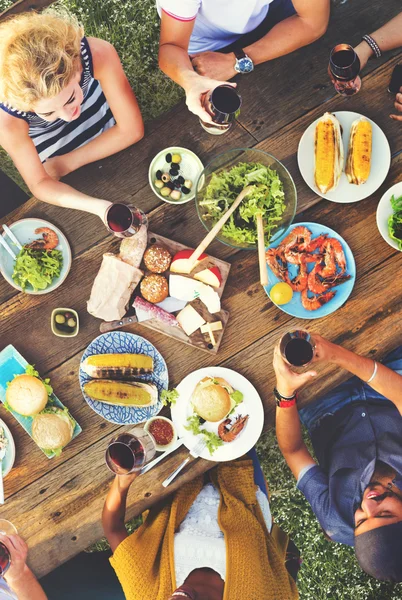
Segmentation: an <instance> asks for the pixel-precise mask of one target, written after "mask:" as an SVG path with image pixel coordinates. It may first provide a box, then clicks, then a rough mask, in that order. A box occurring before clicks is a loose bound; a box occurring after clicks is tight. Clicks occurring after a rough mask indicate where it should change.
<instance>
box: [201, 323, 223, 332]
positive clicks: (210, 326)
mask: <svg viewBox="0 0 402 600" xmlns="http://www.w3.org/2000/svg"><path fill="white" fill-rule="evenodd" d="M221 329H222V321H214V322H213V323H207V324H206V325H203V326H202V327H201V333H209V331H220V330H221Z"/></svg>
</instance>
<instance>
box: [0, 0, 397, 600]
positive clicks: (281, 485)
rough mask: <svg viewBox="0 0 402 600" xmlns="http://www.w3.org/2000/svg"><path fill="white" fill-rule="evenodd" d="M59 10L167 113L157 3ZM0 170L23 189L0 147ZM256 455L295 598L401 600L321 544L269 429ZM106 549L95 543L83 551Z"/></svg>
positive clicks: (168, 89)
mask: <svg viewBox="0 0 402 600" xmlns="http://www.w3.org/2000/svg"><path fill="white" fill-rule="evenodd" d="M10 4H12V2H10V0H0V11H1V10H4V9H5V8H6V7H7V6H9V5H10ZM63 4H65V5H66V6H68V7H69V8H70V9H71V10H72V11H73V12H74V13H76V14H77V15H78V17H79V19H80V20H81V21H82V23H83V24H84V27H85V31H86V35H89V36H95V37H100V38H104V39H106V40H108V41H110V42H111V43H112V44H114V46H115V47H116V49H117V51H118V53H119V56H120V58H121V60H122V63H123V66H124V69H125V71H126V73H127V76H128V78H129V80H130V83H131V85H132V87H133V89H134V90H135V93H136V95H137V98H138V101H139V103H140V106H141V110H142V113H143V116H144V119H145V121H149V120H150V119H152V118H154V117H156V116H157V115H159V114H161V113H163V112H164V111H166V110H168V109H169V108H170V107H172V106H173V105H174V104H175V103H176V102H177V101H178V100H179V99H180V98H181V96H182V91H181V89H180V88H179V87H178V86H176V85H175V84H174V83H173V82H171V81H170V80H169V79H167V78H166V77H165V76H164V75H163V73H161V72H160V71H159V69H158V64H157V49H158V35H159V22H158V18H157V14H156V9H155V0H93V1H90V0H89V1H86V2H84V1H83V0H81V1H80V2H78V1H76V0H63ZM0 169H2V170H3V171H4V172H6V173H7V174H8V175H9V176H10V177H11V178H12V179H14V180H15V181H17V183H19V184H20V185H21V184H22V185H23V183H22V180H21V178H20V176H19V174H18V173H17V172H16V169H15V168H14V166H13V164H12V162H11V161H10V159H9V158H8V157H7V156H6V154H5V153H4V151H2V150H1V149H0ZM258 454H259V457H260V460H261V463H262V466H263V470H264V472H265V475H266V477H267V479H268V481H269V486H270V491H271V508H272V512H273V515H274V518H275V520H276V521H277V522H278V524H280V525H281V526H282V527H283V529H284V530H285V531H287V532H288V533H290V535H291V536H292V538H293V540H294V541H295V543H296V545H297V546H298V547H299V548H300V550H301V552H302V556H303V560H304V562H303V566H302V569H301V571H300V574H299V580H298V587H299V591H300V597H301V600H402V585H397V586H392V585H387V584H383V583H380V582H377V581H374V580H373V579H371V578H369V577H367V576H366V575H364V574H363V573H362V572H361V570H360V568H359V567H358V565H357V563H356V560H355V558H354V553H353V550H352V549H351V548H348V547H346V546H342V545H340V544H334V543H331V542H328V541H326V539H325V538H324V536H323V534H322V532H321V530H320V528H319V525H318V522H317V520H316V519H315V517H314V515H313V514H312V511H311V509H310V507H309V505H308V503H307V502H306V501H305V499H304V497H303V496H302V494H301V493H300V492H298V491H297V489H296V486H295V482H294V480H293V477H292V476H291V474H290V472H289V470H288V468H287V466H286V464H285V463H284V461H283V459H282V455H281V453H280V451H279V449H278V446H277V444H276V441H275V435H274V432H273V431H271V432H268V433H267V434H265V435H264V436H262V438H261V440H260V441H259V443H258ZM139 523H140V519H136V520H134V521H132V522H131V523H130V524H129V525H128V530H129V531H130V532H132V531H134V530H135V528H136V527H137V526H138V524H139ZM106 547H107V544H106V542H105V541H104V540H101V541H99V542H98V543H97V544H94V545H93V546H92V547H91V548H90V549H89V550H90V551H100V550H104V549H105V548H106Z"/></svg>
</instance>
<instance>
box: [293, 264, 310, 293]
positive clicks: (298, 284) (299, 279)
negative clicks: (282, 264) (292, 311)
mask: <svg viewBox="0 0 402 600" xmlns="http://www.w3.org/2000/svg"><path fill="white" fill-rule="evenodd" d="M307 281H308V275H307V265H306V261H305V259H304V258H302V259H301V261H300V269H299V273H298V274H297V275H296V277H295V278H294V279H291V280H290V281H289V285H290V287H291V288H292V290H293V291H294V292H302V291H303V290H305V289H306V288H307Z"/></svg>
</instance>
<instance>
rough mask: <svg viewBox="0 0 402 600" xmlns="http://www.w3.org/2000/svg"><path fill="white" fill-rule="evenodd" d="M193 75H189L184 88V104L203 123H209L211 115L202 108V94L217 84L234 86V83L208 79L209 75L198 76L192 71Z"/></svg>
mask: <svg viewBox="0 0 402 600" xmlns="http://www.w3.org/2000/svg"><path fill="white" fill-rule="evenodd" d="M194 75H195V77H191V79H190V81H189V83H188V85H187V86H186V87H185V88H184V91H185V92H186V104H187V107H188V109H189V110H190V111H191V112H192V113H194V114H195V115H197V117H200V119H201V121H204V122H205V123H211V121H212V117H211V115H210V114H209V113H207V111H206V110H205V109H204V108H203V106H202V104H201V102H202V100H201V99H202V96H203V95H204V94H206V93H208V92H211V91H212V90H214V89H215V88H216V87H218V85H231V86H232V87H236V84H235V83H229V84H228V82H227V81H216V79H210V78H209V77H200V76H199V75H196V73H194Z"/></svg>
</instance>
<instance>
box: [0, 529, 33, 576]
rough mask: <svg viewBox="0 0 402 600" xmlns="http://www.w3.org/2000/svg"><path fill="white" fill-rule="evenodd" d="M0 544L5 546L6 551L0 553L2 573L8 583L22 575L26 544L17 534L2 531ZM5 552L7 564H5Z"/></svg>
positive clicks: (26, 549) (26, 550)
mask: <svg viewBox="0 0 402 600" xmlns="http://www.w3.org/2000/svg"><path fill="white" fill-rule="evenodd" d="M0 544H1V545H2V546H3V547H5V548H6V552H5V553H1V555H0V561H1V563H2V564H1V565H0V567H1V571H2V574H4V576H5V579H6V580H7V581H8V582H9V583H11V582H12V581H17V580H18V579H20V578H21V577H22V576H23V575H24V571H25V568H26V561H27V556H28V546H27V545H26V543H25V542H24V540H23V539H22V538H21V537H20V536H19V535H4V534H3V533H0ZM7 554H8V561H7V562H8V565H7V566H6V562H5V561H6V559H7V556H6V555H7Z"/></svg>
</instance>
